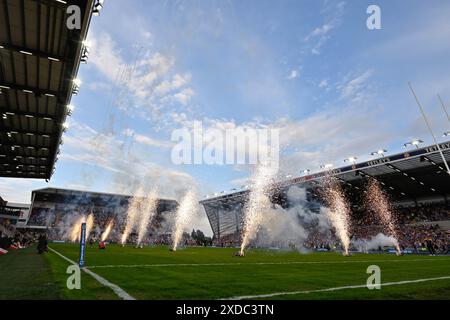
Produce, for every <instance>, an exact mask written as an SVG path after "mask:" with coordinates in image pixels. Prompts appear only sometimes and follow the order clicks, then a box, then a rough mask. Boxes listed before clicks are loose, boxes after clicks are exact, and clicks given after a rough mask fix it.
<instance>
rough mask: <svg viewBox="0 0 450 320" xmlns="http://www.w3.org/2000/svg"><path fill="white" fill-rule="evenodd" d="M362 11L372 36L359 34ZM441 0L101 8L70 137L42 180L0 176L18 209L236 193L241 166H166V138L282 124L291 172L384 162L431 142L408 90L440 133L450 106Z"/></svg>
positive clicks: (141, 3)
mask: <svg viewBox="0 0 450 320" xmlns="http://www.w3.org/2000/svg"><path fill="white" fill-rule="evenodd" d="M369 4H377V5H379V6H380V8H381V18H382V29H381V30H373V31H370V30H368V29H367V27H366V19H367V17H368V14H367V13H366V9H367V7H368V5H369ZM449 13H450V3H449V2H448V1H437V0H433V1H427V2H424V1H418V0H417V1H416V0H411V1H392V0H391V1H375V2H374V1H370V2H369V1H331V0H323V1H312V0H311V1H306V0H304V1H298V0H295V1H261V0H258V1H256V0H255V1H231V0H229V1H225V0H224V1H213V0H208V1H206V0H197V1H182V0H178V1H177V0H173V1H170V0H166V1H163V0H162V1H158V0H152V1H147V0H120V1H119V0H107V1H105V7H104V9H103V10H102V12H101V15H100V16H99V17H93V19H92V23H91V28H90V32H89V37H88V45H89V47H90V49H91V53H90V58H89V62H88V64H86V65H81V68H80V72H79V78H80V79H81V80H82V85H81V90H80V94H79V95H78V96H74V97H73V99H72V104H73V105H75V107H76V108H75V111H74V113H73V116H72V117H71V118H70V119H69V123H70V129H69V131H68V132H67V133H66V134H65V136H64V145H63V146H62V148H61V157H60V160H59V161H58V163H57V166H56V173H55V175H54V176H53V178H52V180H51V181H50V183H48V184H47V183H45V182H42V181H35V180H19V179H1V181H0V190H2V191H1V194H2V196H4V197H5V198H6V199H7V200H10V201H14V202H29V200H30V194H31V190H33V189H37V188H42V187H46V186H50V187H65V188H74V189H87V190H94V191H105V192H119V193H126V194H130V193H132V192H133V190H134V189H135V188H136V185H137V184H138V183H139V182H140V181H142V180H146V181H151V183H154V184H156V185H158V186H159V187H160V190H161V192H162V195H163V196H165V197H170V198H179V197H180V195H182V194H183V193H184V192H185V191H186V190H187V189H190V188H192V187H193V186H197V188H198V190H199V194H200V195H204V194H208V193H211V192H219V191H222V190H229V189H231V188H234V187H239V186H241V185H243V184H245V182H246V179H247V178H248V176H249V175H250V174H251V168H250V167H242V166H240V167H237V166H218V165H215V166H207V165H174V164H172V162H171V158H170V151H171V147H172V145H173V144H172V142H171V141H170V135H171V132H172V130H174V129H177V128H180V127H184V126H189V124H190V123H192V121H194V120H201V121H203V124H204V126H205V127H207V128H232V127H237V128H239V127H243V128H260V127H276V128H279V129H280V139H281V144H282V159H281V160H282V162H281V170H282V172H283V173H286V174H292V175H297V174H299V173H300V172H301V171H302V170H303V169H305V168H309V169H313V170H315V169H318V168H319V166H320V164H323V163H334V165H335V166H341V165H343V162H342V160H343V159H344V158H346V157H348V156H357V157H358V158H359V159H360V160H366V159H368V158H369V156H368V154H369V153H370V152H372V151H374V150H377V149H379V148H386V149H388V150H389V153H394V152H399V151H401V150H402V149H401V145H402V144H403V143H405V142H406V141H409V140H411V139H413V138H421V139H423V140H425V142H426V143H430V144H431V142H432V141H431V137H430V135H429V134H428V132H427V131H426V127H425V125H424V124H423V121H422V119H421V118H420V113H419V111H418V109H417V106H416V105H415V102H414V100H413V97H412V96H411V93H410V92H409V89H408V86H407V82H408V81H411V82H412V83H413V85H414V87H415V89H416V91H417V93H418V94H419V97H420V98H421V100H422V102H423V104H424V106H425V108H426V111H427V113H428V115H429V117H430V120H431V122H432V124H433V128H434V129H435V131H436V133H437V134H438V136H439V138H440V139H441V140H442V139H443V138H441V136H442V133H443V132H445V131H448V130H449V129H450V128H449V123H448V121H447V120H446V119H445V117H444V113H443V111H442V109H441V107H440V105H439V102H438V100H437V97H436V94H437V93H440V94H441V95H442V97H443V99H444V101H445V102H447V103H448V104H450V91H449V88H450V60H449V59H448V56H449V54H450V42H449V41H448V39H450V24H449V23H448V14H449Z"/></svg>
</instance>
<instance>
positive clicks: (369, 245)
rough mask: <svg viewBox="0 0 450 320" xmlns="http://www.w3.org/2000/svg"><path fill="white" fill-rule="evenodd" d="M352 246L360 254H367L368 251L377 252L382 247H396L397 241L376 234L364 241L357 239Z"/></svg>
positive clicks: (393, 238)
mask: <svg viewBox="0 0 450 320" xmlns="http://www.w3.org/2000/svg"><path fill="white" fill-rule="evenodd" d="M352 243H353V245H354V246H355V247H356V249H357V250H358V251H360V252H365V253H367V252H368V251H369V250H377V249H378V248H380V247H381V248H382V247H394V248H397V247H398V241H397V239H396V238H395V237H393V236H386V235H384V234H382V233H379V234H377V235H376V236H374V237H372V238H370V239H368V240H365V239H357V240H353V241H352Z"/></svg>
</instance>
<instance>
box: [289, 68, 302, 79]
mask: <svg viewBox="0 0 450 320" xmlns="http://www.w3.org/2000/svg"><path fill="white" fill-rule="evenodd" d="M299 76H300V72H298V71H297V70H291V73H290V74H289V76H288V77H287V78H288V79H289V80H294V79H297V78H298V77H299Z"/></svg>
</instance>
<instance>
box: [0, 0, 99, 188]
mask: <svg viewBox="0 0 450 320" xmlns="http://www.w3.org/2000/svg"><path fill="white" fill-rule="evenodd" d="M93 2H94V0H66V1H59V0H58V1H57V0H40V1H38V0H20V1H19V0H3V1H1V3H0V117H1V118H0V123H1V126H0V176H1V177H18V178H39V179H50V178H51V176H52V174H53V168H54V165H55V163H56V161H57V156H58V153H59V145H60V143H61V136H62V133H63V131H64V123H65V119H66V116H67V115H68V113H70V108H69V107H68V105H69V103H70V100H71V97H72V94H73V92H74V90H76V83H74V81H73V80H74V78H76V75H77V73H78V68H79V65H80V59H81V56H82V51H83V50H84V49H83V44H82V41H83V40H84V39H85V38H86V35H87V31H88V28H89V24H90V19H91V15H92V6H93ZM69 5H78V6H79V8H80V9H81V22H82V23H81V29H78V30H77V29H74V30H69V29H68V28H67V26H66V21H67V17H68V14H67V13H66V10H67V7H68V6H69Z"/></svg>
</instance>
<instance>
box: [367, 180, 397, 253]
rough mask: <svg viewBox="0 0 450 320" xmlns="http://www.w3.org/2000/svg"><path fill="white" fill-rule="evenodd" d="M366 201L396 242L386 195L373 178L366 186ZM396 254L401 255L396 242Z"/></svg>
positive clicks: (393, 221) (393, 222) (393, 224)
mask: <svg viewBox="0 0 450 320" xmlns="http://www.w3.org/2000/svg"><path fill="white" fill-rule="evenodd" d="M366 201H367V203H368V204H369V205H370V210H372V211H374V212H375V213H376V214H377V216H378V217H379V218H380V220H381V222H382V223H383V226H384V227H385V228H386V229H387V230H386V231H387V233H388V234H389V235H390V236H391V237H394V238H395V239H396V241H398V233H397V227H396V221H395V218H394V215H393V214H392V208H391V205H390V202H389V198H388V196H387V194H386V193H385V192H384V191H383V190H382V189H381V186H380V183H379V182H378V181H377V180H376V179H373V178H370V179H369V182H368V184H367V194H366ZM396 250H397V254H400V253H401V250H400V246H399V245H398V242H397V244H396Z"/></svg>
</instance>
